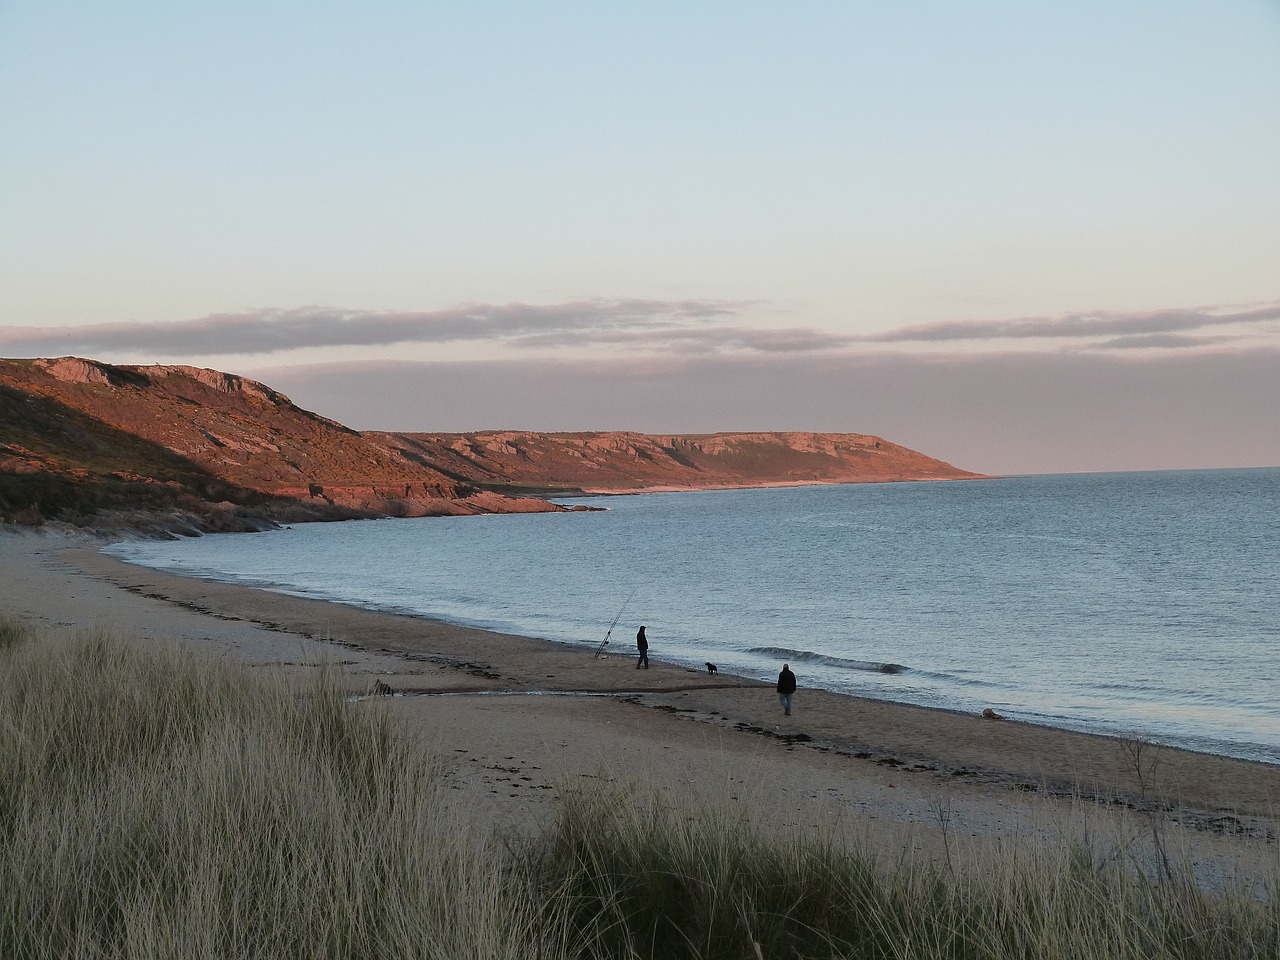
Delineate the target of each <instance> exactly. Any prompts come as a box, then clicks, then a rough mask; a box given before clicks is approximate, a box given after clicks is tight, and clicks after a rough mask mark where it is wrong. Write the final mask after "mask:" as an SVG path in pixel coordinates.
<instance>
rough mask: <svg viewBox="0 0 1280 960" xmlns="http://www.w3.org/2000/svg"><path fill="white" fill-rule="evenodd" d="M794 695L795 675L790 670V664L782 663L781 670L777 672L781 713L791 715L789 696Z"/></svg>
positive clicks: (786, 715) (785, 715)
mask: <svg viewBox="0 0 1280 960" xmlns="http://www.w3.org/2000/svg"><path fill="white" fill-rule="evenodd" d="M795 695H796V675H795V674H794V673H792V672H791V664H789V663H784V664H783V665H782V672H781V673H780V674H778V702H779V703H780V704H782V715H783V716H784V717H789V716H791V698H792V697H794V696H795Z"/></svg>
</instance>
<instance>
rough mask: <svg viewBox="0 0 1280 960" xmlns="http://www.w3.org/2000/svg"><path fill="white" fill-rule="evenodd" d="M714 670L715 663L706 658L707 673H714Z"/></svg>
mask: <svg viewBox="0 0 1280 960" xmlns="http://www.w3.org/2000/svg"><path fill="white" fill-rule="evenodd" d="M715 672H716V665H715V664H714V663H712V662H711V661H710V660H708V661H707V673H715Z"/></svg>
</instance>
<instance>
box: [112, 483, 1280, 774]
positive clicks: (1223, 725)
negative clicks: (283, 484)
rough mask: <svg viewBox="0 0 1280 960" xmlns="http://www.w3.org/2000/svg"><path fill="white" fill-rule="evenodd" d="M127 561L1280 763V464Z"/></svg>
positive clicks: (747, 498) (331, 539) (288, 539)
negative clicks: (785, 670)
mask: <svg viewBox="0 0 1280 960" xmlns="http://www.w3.org/2000/svg"><path fill="white" fill-rule="evenodd" d="M564 502H570V503H583V504H586V505H589V506H594V507H605V508H606V509H605V510H603V511H598V512H597V511H592V512H575V513H567V514H524V515H503V516H481V517H463V518H431V519H422V520H384V521H363V522H349V523H337V524H307V525H300V526H297V527H293V528H291V529H285V530H280V531H273V532H270V533H264V534H227V535H217V536H207V537H201V538H198V539H192V540H184V541H176V542H163V543H156V542H143V543H121V544H116V545H113V546H112V547H110V548H109V552H111V553H113V554H116V555H118V556H120V557H122V558H123V559H126V560H130V561H132V562H136V563H142V564H146V565H150V566H154V567H158V568H162V569H167V570H171V571H174V572H180V573H186V574H190V575H194V576H200V577H208V578H212V579H218V580H226V581H231V582H237V583H244V584H250V585H254V586H261V587H266V588H269V589H276V590H282V591H285V592H288V593H293V594H297V595H302V596H308V597H318V598H323V599H327V600H335V601H339V602H343V603H351V604H356V605H359V606H364V607H370V608H374V609H381V610H390V611H394V612H399V613H406V614H411V615H417V616H429V617H436V618H440V619H444V620H449V621H453V622H457V623H465V624H470V625H474V626H481V627H486V628H489V629H496V630H501V631H505V632H510V633H517V634H522V635H527V636H535V637H543V638H547V639H552V640H557V641H562V642H568V643H574V644H580V645H581V646H582V647H583V655H584V656H590V655H592V654H593V652H594V651H595V650H596V649H597V648H599V647H600V645H601V643H602V641H603V640H604V639H605V636H606V633H607V631H608V630H609V626H610V624H611V623H612V622H613V621H614V619H615V617H617V618H618V625H617V627H616V628H615V629H614V630H613V632H612V634H611V635H610V636H609V643H608V644H607V645H606V646H605V652H606V654H607V655H610V656H618V655H633V653H634V635H635V631H636V627H637V626H638V625H639V624H641V623H643V624H645V625H646V626H647V628H648V629H647V631H646V632H647V634H648V637H649V642H650V653H651V656H652V657H653V659H654V660H655V661H657V660H664V661H666V662H675V663H678V664H683V665H686V666H688V667H690V668H691V669H696V670H701V669H702V665H703V663H704V662H705V661H713V662H715V663H716V664H717V665H718V667H719V669H720V670H721V671H722V672H725V673H736V674H740V675H743V676H748V677H752V678H757V679H762V680H769V679H772V678H773V677H775V676H776V675H777V671H778V669H779V668H780V666H781V664H782V663H783V662H784V661H785V662H789V663H790V664H791V666H792V669H793V670H795V671H796V672H797V674H798V675H799V677H800V684H801V692H800V698H799V701H800V704H801V707H800V709H801V710H802V703H803V691H804V688H805V687H806V686H807V687H811V688H812V687H820V688H826V689H831V690H838V691H842V692H847V693H852V694H857V695H861V696H868V697H874V698H879V699H886V700H893V701H900V702H905V703H913V704H919V705H924V706H931V707H943V708H948V709H956V710H963V711H970V712H972V711H978V710H981V709H982V708H984V707H988V706H989V707H993V708H994V709H996V710H997V711H999V712H1000V713H1002V714H1005V715H1007V716H1010V717H1014V718H1018V719H1023V720H1027V721H1031V722H1036V723H1043V724H1048V725H1051V726H1059V727H1065V728H1069V729H1080V730H1087V731H1090V732H1095V733H1103V734H1109V735H1113V736H1118V737H1141V738H1144V739H1149V740H1151V741H1153V742H1158V743H1167V744H1172V745H1178V746H1184V747H1189V748H1192V749H1198V750H1204V751H1208V752H1211V753H1219V754H1223V755H1227V756H1236V757H1244V758H1249V759H1255V760H1261V761H1265V762H1269V763H1280V704H1278V702H1277V691H1280V469H1255V470H1215V471H1177V472H1164V473H1128V474H1071V475H1060V476H1032V477H1014V478H1007V479H996V480H980V481H977V480H975V481H963V482H959V481H950V482H933V483H889V484H855V485H843V486H809V487H786V488H771V489H752V490H727V491H705V492H697V493H663V494H642V495H630V496H614V497H592V498H584V499H580V500H568V501H564Z"/></svg>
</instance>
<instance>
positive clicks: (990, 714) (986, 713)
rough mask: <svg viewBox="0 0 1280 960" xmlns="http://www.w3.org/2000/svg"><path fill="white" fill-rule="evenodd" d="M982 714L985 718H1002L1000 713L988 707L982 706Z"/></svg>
mask: <svg viewBox="0 0 1280 960" xmlns="http://www.w3.org/2000/svg"><path fill="white" fill-rule="evenodd" d="M982 716H983V717H985V718H986V719H987V720H1003V719H1004V716H1003V715H1002V714H999V713H996V712H995V711H994V710H992V709H991V708H990V707H983V708H982Z"/></svg>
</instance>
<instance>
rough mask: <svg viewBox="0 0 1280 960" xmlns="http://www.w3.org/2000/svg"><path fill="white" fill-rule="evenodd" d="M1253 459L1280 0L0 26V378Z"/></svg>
mask: <svg viewBox="0 0 1280 960" xmlns="http://www.w3.org/2000/svg"><path fill="white" fill-rule="evenodd" d="M63 355H75V356H83V357H92V358H96V359H100V360H105V361H109V362H114V363H184V364H192V365H195V366H204V367H214V368H217V369H222V370H227V371H230V372H234V373H239V374H242V375H246V376H250V377H253V378H255V379H259V380H263V381H264V382H266V383H268V384H269V385H271V386H273V387H275V388H276V389H279V390H282V391H284V392H285V393H287V394H288V395H289V396H290V397H291V398H292V399H293V400H294V401H295V402H297V403H298V404H299V405H301V406H303V407H306V408H308V409H311V410H314V411H316V412H319V413H321V414H323V415H325V416H328V417H331V418H333V419H336V420H339V421H342V422H344V423H346V424H348V425H350V426H353V427H356V428H357V429H388V430H422V431H463V430H477V429H487V428H495V429H496V428H502V429H528V430H545V431H567V430H614V429H618V430H638V431H643V432H649V433H710V432H716V431H742V430H819V431H834V432H851V433H873V434H877V435H879V436H882V437H885V438H886V439H889V440H892V441H894V442H897V443H901V444H904V445H906V446H909V447H912V448H914V449H917V450H920V451H922V452H924V453H927V454H930V455H932V456H937V457H940V458H941V459H944V460H947V461H949V462H951V463H954V464H956V465H957V466H960V467H964V468H967V469H970V470H974V471H978V472H984V473H1001V474H1017V473H1054V472H1077V471H1105V470H1149V469H1197V468H1212V467H1247V466H1276V465H1280V0H1220V2H1215V3H1205V2H1203V0H1194V2H1191V0H1107V2H1101V0H1096V2H1095V0H1077V2H1073V3H1045V2H1034V0H1033V2H1028V0H1009V2H1000V0H969V2H965V3H961V2H958V0H957V2H939V0H919V2H914V3H910V4H893V3H883V2H869V0H868V2H862V0H843V2H810V0H794V2H785V3H784V2H781V0H779V2H770V3H765V2H754V0H733V2H728V0H725V2H719V0H705V2H693V3H690V2H688V0H685V2H682V3H669V2H665V0H650V2H647V3H643V4H640V3H631V4H623V3H615V2H606V0H598V2H595V3H586V2H580V3H569V2H565V3H561V2H540V0H527V2H521V3H514V2H498V0H488V2H487V0H476V2H474V3H467V4H458V3H448V4H446V3H436V2H431V0H423V2H390V0H364V2H361V3H342V2H316V0H311V2H307V3H302V2H289V0H256V2H253V3H247V2H238V0H222V2H219V3H207V2H189V3H172V2H159V0H155V2H138V0H112V2H111V3H101V2H94V3H89V2H61V0H0V356H7V357H35V356H63Z"/></svg>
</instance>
